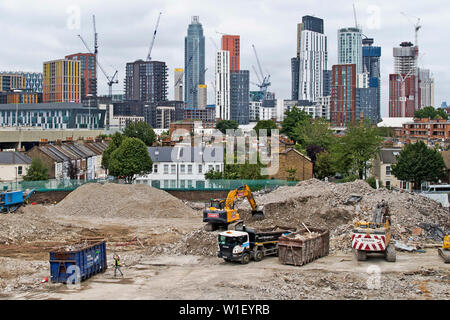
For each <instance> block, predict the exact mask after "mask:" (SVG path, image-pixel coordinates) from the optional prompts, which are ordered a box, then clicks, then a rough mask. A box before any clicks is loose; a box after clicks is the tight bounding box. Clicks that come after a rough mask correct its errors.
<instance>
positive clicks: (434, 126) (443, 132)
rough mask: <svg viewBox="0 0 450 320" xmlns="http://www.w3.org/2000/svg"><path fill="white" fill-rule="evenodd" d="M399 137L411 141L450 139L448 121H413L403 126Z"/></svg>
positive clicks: (449, 124)
mask: <svg viewBox="0 0 450 320" xmlns="http://www.w3.org/2000/svg"><path fill="white" fill-rule="evenodd" d="M399 134H400V137H403V138H406V139H413V140H428V139H430V140H441V141H442V139H444V140H448V139H450V121H448V120H444V119H434V120H433V119H428V118H424V119H417V118H416V119H414V122H408V123H405V124H403V128H402V130H401V132H400V133H399Z"/></svg>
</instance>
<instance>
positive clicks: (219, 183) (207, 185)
mask: <svg viewBox="0 0 450 320" xmlns="http://www.w3.org/2000/svg"><path fill="white" fill-rule="evenodd" d="M107 182H111V183H121V184H123V183H124V182H123V181H120V180H111V179H110V180H88V181H84V180H68V179H67V180H46V181H18V182H0V191H2V190H4V188H5V187H7V189H8V190H10V191H15V190H26V189H35V190H36V191H38V192H47V191H72V190H75V189H76V188H78V187H79V186H82V185H83V184H86V183H102V184H103V183H107ZM135 183H139V184H147V185H151V186H153V187H155V188H158V189H161V190H167V191H196V190H197V191H220V190H231V189H235V188H239V187H240V186H242V185H245V184H246V185H248V186H249V187H250V189H251V190H252V191H257V190H262V189H274V188H277V187H279V186H293V185H296V184H297V183H298V182H297V181H286V180H206V181H192V182H191V183H186V184H185V185H181V184H180V181H177V182H176V185H175V186H173V185H170V184H169V185H165V184H164V183H161V182H160V181H151V182H147V181H137V182H135Z"/></svg>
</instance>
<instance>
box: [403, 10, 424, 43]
mask: <svg viewBox="0 0 450 320" xmlns="http://www.w3.org/2000/svg"><path fill="white" fill-rule="evenodd" d="M400 13H401V14H402V15H404V16H405V17H406V19H408V21H409V22H411V23H412V24H413V25H414V45H415V46H416V47H418V46H419V30H420V28H422V26H421V25H420V18H418V17H414V16H408V15H407V14H406V13H404V12H400ZM410 17H412V18H416V19H417V22H416V23H414V22H413V21H412V20H411V19H410Z"/></svg>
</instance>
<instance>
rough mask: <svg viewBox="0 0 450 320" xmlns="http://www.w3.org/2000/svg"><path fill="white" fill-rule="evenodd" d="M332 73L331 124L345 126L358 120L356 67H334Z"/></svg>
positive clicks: (344, 65) (341, 65)
mask: <svg viewBox="0 0 450 320" xmlns="http://www.w3.org/2000/svg"><path fill="white" fill-rule="evenodd" d="M331 73H332V80H331V108H330V117H331V123H332V125H334V126H345V125H346V124H348V123H350V122H354V121H355V119H356V81H357V79H356V65H355V64H338V65H334V66H333V67H332V71H331Z"/></svg>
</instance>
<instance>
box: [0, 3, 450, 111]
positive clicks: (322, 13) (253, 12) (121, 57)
mask: <svg viewBox="0 0 450 320" xmlns="http://www.w3.org/2000/svg"><path fill="white" fill-rule="evenodd" d="M354 3H355V6H356V10H357V20H358V24H359V25H361V27H362V28H363V33H364V34H365V35H366V36H368V37H371V38H374V39H375V45H379V46H381V47H382V58H381V74H382V79H381V84H382V95H381V115H382V116H387V114H388V101H387V99H388V86H389V81H388V79H389V78H388V77H389V73H391V72H393V57H392V48H393V47H394V46H398V45H399V43H400V42H402V41H411V42H414V26H413V24H414V23H415V22H416V21H417V19H416V18H414V17H420V18H421V25H422V29H421V30H420V33H419V47H420V52H421V57H420V60H419V66H420V67H422V68H427V69H431V72H432V73H433V76H434V78H435V105H436V106H440V104H441V102H442V101H444V100H446V101H448V102H449V103H450V97H449V94H450V92H449V91H448V89H449V88H450V76H449V73H448V63H449V58H450V51H449V48H448V46H449V45H448V44H449V35H450V24H449V21H450V4H449V2H448V1H447V0H431V1H430V0H428V1H418V0H396V1H385V0H384V1H371V0H366V1H358V0H355V1H354ZM160 11H162V13H163V14H162V16H161V21H160V25H159V29H158V33H157V36H156V40H155V45H154V47H153V51H152V59H153V60H159V61H164V62H166V63H167V66H168V68H169V78H168V80H169V96H168V98H169V99H173V88H172V87H173V69H174V68H180V67H181V68H183V67H184V37H185V36H186V33H187V27H188V25H189V23H190V21H191V16H193V15H198V16H199V17H200V22H201V23H202V25H203V30H204V34H205V43H206V66H207V68H208V70H207V72H206V82H207V83H206V84H207V85H208V103H210V104H212V103H214V94H213V92H212V91H213V90H212V85H211V83H212V81H214V54H215V51H216V48H215V46H214V44H213V41H214V42H215V43H216V44H217V45H218V46H220V37H221V35H220V34H217V33H216V31H217V32H222V33H228V34H239V35H240V36H241V69H243V70H250V74H251V76H250V78H251V79H250V80H251V81H255V82H256V81H257V79H256V76H255V75H254V73H253V68H252V65H255V66H256V59H255V56H254V53H253V50H252V44H254V45H255V47H256V49H257V51H258V56H259V59H260V60H261V62H262V65H263V69H264V71H265V72H267V73H269V74H270V75H271V82H272V86H271V87H270V91H273V92H275V93H276V97H277V98H283V99H290V98H291V73H290V72H291V70H290V59H291V58H292V57H294V56H295V55H296V25H297V23H299V22H301V19H302V16H304V15H314V16H316V17H319V18H322V19H324V28H325V34H326V35H327V36H328V68H329V69H331V66H332V65H333V64H337V40H336V39H337V29H338V28H342V27H351V26H354V25H355V21H354V16H353V8H352V2H351V1H348V0H322V1H320V0H301V1H300V0H295V1H294V0H272V1H268V0H227V1H224V0H189V1H187V0H164V1H162V0H149V1H139V0H126V1H124V0H121V1H119V0H96V1H93V0H90V1H88V0H72V1H64V0H58V1H55V0H0V30H2V32H1V33H2V44H1V47H0V70H2V71H22V70H23V71H38V72H42V62H44V61H48V60H54V59H60V58H63V57H64V56H65V55H67V54H71V53H76V52H85V51H86V49H85V47H84V45H83V43H82V42H81V41H80V39H79V38H78V37H77V34H81V35H82V36H83V37H84V39H85V40H86V41H87V42H88V45H89V46H91V48H92V47H93V31H92V15H93V14H95V16H96V22H97V32H98V34H99V40H98V42H99V62H100V63H101V64H102V65H103V67H104V69H106V71H107V73H109V74H110V75H112V74H113V73H114V71H115V70H118V71H119V81H120V82H119V84H118V85H115V86H114V87H113V88H114V93H122V91H123V78H124V74H125V64H126V62H131V61H135V60H137V59H145V58H146V56H147V52H148V48H149V45H150V42H151V38H152V35H153V31H154V28H155V24H156V20H157V17H158V14H159V12H160ZM401 12H405V13H406V14H407V15H409V16H410V17H411V18H410V19H407V18H406V17H405V16H404V15H402V14H401ZM78 13H79V19H78ZM210 38H212V39H213V41H212V40H211V39H210ZM99 72H100V70H99ZM98 79H99V80H98V88H99V94H107V92H108V88H107V85H106V79H105V77H104V76H103V74H100V73H99V75H98ZM250 90H257V87H255V86H252V85H251V86H250Z"/></svg>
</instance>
